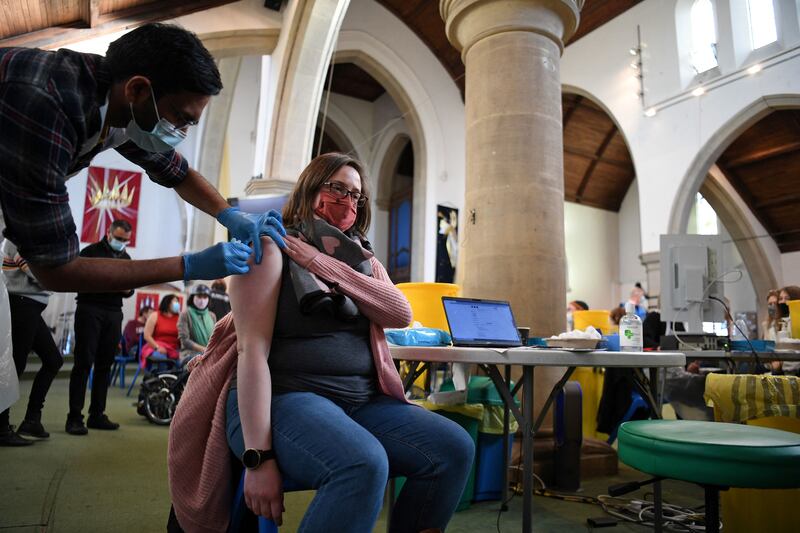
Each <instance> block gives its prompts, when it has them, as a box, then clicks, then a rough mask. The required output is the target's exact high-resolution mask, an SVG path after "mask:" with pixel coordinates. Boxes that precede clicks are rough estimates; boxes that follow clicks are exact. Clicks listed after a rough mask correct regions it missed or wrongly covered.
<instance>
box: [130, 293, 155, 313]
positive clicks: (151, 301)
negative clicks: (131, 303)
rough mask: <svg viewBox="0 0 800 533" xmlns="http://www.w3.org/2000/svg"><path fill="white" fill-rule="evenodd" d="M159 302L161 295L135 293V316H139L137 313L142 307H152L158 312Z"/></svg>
mask: <svg viewBox="0 0 800 533" xmlns="http://www.w3.org/2000/svg"><path fill="white" fill-rule="evenodd" d="M160 300H161V295H159V294H158V293H157V292H139V291H136V316H139V311H141V310H142V307H152V308H153V309H155V310H156V311H158V304H159V301H160Z"/></svg>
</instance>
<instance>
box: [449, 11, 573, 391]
mask: <svg viewBox="0 0 800 533" xmlns="http://www.w3.org/2000/svg"><path fill="white" fill-rule="evenodd" d="M582 5H583V0H441V2H440V6H439V7H440V12H441V15H442V18H444V20H445V22H446V32H447V37H448V39H449V40H450V42H451V43H453V45H454V46H455V47H456V48H458V49H459V50H461V57H462V60H463V61H464V64H465V66H466V102H465V105H466V152H467V161H466V171H467V175H466V198H465V205H464V210H463V212H464V223H463V224H462V227H461V239H462V241H461V248H460V251H459V266H458V272H459V283H460V284H461V285H462V287H463V292H464V295H465V296H468V297H479V298H493V299H504V300H509V301H510V302H511V305H512V308H513V310H514V314H515V316H516V318H517V323H518V325H519V326H530V328H531V335H535V336H549V335H552V334H554V333H559V332H561V331H563V330H564V328H565V325H566V317H565V306H566V261H565V250H564V169H563V165H564V161H563V146H562V135H563V133H562V124H561V79H560V75H559V63H560V57H561V53H562V51H563V42H564V40H566V39H567V38H569V37H570V36H571V35H572V34H573V33H574V31H575V29H576V28H577V25H578V14H579V10H580V8H581V7H582ZM560 375H561V371H560V370H556V369H552V370H551V369H546V368H544V367H540V368H538V369H537V370H536V387H535V391H536V399H535V402H534V403H535V405H540V404H541V402H542V399H543V396H546V394H547V393H548V392H549V389H550V386H551V385H552V384H553V383H554V382H555V381H556V380H557V378H558V376H560Z"/></svg>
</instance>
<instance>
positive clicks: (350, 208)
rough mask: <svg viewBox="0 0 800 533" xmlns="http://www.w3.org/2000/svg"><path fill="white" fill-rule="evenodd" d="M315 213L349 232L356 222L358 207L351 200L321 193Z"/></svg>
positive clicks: (325, 192)
mask: <svg viewBox="0 0 800 533" xmlns="http://www.w3.org/2000/svg"><path fill="white" fill-rule="evenodd" d="M314 213H316V214H317V215H318V216H320V217H322V218H323V219H324V220H325V221H326V222H327V223H328V224H330V225H331V226H334V227H336V228H339V229H340V230H341V231H347V230H349V229H350V228H351V227H352V226H353V224H354V223H355V221H356V206H355V204H354V203H353V202H352V201H351V200H350V198H349V197H345V198H339V197H337V196H335V195H333V194H332V193H330V192H328V191H322V192H320V193H319V205H317V207H316V208H315V209H314Z"/></svg>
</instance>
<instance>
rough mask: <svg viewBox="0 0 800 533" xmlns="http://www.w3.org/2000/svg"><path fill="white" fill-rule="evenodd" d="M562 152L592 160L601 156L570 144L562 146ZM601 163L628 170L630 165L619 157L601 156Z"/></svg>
mask: <svg viewBox="0 0 800 533" xmlns="http://www.w3.org/2000/svg"><path fill="white" fill-rule="evenodd" d="M615 129H616V128H615ZM564 153H565V154H568V155H575V156H578V157H583V158H584V159H590V160H592V161H595V160H599V159H601V158H599V157H597V154H596V153H593V152H590V151H588V150H581V149H580V148H574V147H572V146H564ZM602 159H603V163H606V164H608V165H612V166H615V167H619V168H624V169H626V170H629V169H630V168H631V166H632V164H631V163H630V162H627V161H621V160H619V159H609V158H608V157H605V158H602Z"/></svg>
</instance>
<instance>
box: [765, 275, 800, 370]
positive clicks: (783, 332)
mask: <svg viewBox="0 0 800 533" xmlns="http://www.w3.org/2000/svg"><path fill="white" fill-rule="evenodd" d="M790 300H800V287H798V286H797V285H787V286H786V287H783V288H782V289H781V290H780V291H779V292H778V304H777V313H776V314H777V317H776V320H777V328H776V330H777V332H778V333H776V337H781V338H783V337H784V336H787V337H791V335H792V319H791V316H790V315H789V301H790ZM776 340H777V339H776ZM772 373H773V374H791V375H797V374H799V373H800V362H797V361H772Z"/></svg>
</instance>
